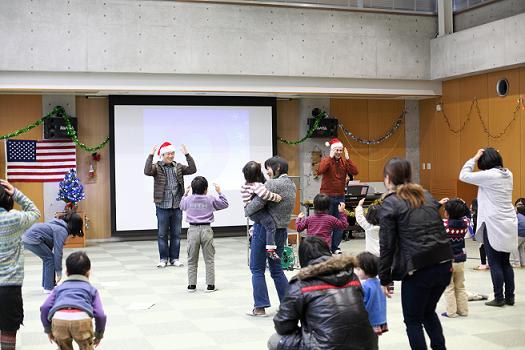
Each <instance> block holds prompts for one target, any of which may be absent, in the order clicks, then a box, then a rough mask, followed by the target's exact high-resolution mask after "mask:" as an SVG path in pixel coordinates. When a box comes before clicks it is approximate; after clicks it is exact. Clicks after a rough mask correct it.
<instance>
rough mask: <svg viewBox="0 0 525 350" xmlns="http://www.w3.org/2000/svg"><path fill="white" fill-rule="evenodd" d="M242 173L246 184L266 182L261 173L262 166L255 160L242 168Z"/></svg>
mask: <svg viewBox="0 0 525 350" xmlns="http://www.w3.org/2000/svg"><path fill="white" fill-rule="evenodd" d="M242 173H243V174H244V179H245V180H246V182H251V183H252V182H261V183H264V182H265V179H264V175H263V173H262V171H261V164H260V163H257V162H254V161H253V160H251V161H249V162H248V163H246V165H245V166H244V167H243V168H242Z"/></svg>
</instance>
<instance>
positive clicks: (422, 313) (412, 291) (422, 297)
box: [401, 262, 452, 350]
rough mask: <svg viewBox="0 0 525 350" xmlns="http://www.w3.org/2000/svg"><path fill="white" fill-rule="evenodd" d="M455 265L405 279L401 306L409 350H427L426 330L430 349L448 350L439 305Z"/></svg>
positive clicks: (430, 267)
mask: <svg viewBox="0 0 525 350" xmlns="http://www.w3.org/2000/svg"><path fill="white" fill-rule="evenodd" d="M451 277H452V262H446V263H443V264H437V265H432V266H429V267H425V268H424V269H421V270H417V271H415V272H414V273H413V274H412V275H408V276H406V277H405V278H403V282H402V284H401V305H402V307H403V318H404V321H405V325H406V332H407V335H408V341H409V342H410V347H411V348H412V349H413V350H426V349H427V344H426V341H425V334H424V333H423V326H424V327H425V331H426V332H427V334H428V337H429V338H430V347H431V348H432V349H434V350H445V349H446V347H445V337H444V336H443V328H442V327H441V323H440V322H439V318H438V315H436V305H437V303H438V301H439V298H440V297H441V294H443V292H444V291H445V288H446V287H447V286H448V284H449V283H450V279H451Z"/></svg>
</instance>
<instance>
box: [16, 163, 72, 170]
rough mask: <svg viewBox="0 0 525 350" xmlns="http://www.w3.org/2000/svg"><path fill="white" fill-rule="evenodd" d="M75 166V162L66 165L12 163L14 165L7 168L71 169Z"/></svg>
mask: <svg viewBox="0 0 525 350" xmlns="http://www.w3.org/2000/svg"><path fill="white" fill-rule="evenodd" d="M75 167H76V164H74V165H73V166H67V165H64V164H62V165H47V164H38V163H35V165H14V166H10V167H9V169H10V170H11V169H38V170H40V169H68V170H69V169H71V168H75Z"/></svg>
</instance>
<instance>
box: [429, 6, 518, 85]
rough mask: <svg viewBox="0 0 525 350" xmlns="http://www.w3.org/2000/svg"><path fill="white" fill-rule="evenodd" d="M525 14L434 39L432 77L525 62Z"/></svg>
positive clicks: (472, 72)
mask: <svg viewBox="0 0 525 350" xmlns="http://www.w3.org/2000/svg"><path fill="white" fill-rule="evenodd" d="M523 33H525V13H522V14H519V15H516V16H513V17H509V18H505V19H502V20H499V21H495V22H491V23H487V24H483V25H480V26H477V27H474V28H470V29H467V30H463V31H461V32H457V33H454V34H451V35H446V36H443V37H440V38H436V39H433V40H431V43H430V49H431V57H432V59H431V78H432V79H445V78H451V77H456V76H461V75H467V74H474V73H481V72H483V71H488V70H496V69H502V68H506V67H507V68H508V67H511V66H514V65H519V64H523V63H525V49H524V47H525V37H524V36H523Z"/></svg>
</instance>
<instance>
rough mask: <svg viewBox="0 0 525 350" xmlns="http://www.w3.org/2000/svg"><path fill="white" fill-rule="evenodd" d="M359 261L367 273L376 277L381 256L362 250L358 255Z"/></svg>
mask: <svg viewBox="0 0 525 350" xmlns="http://www.w3.org/2000/svg"><path fill="white" fill-rule="evenodd" d="M356 259H357V263H358V264H359V267H360V268H361V270H363V272H364V273H365V275H367V276H368V277H372V278H373V277H376V276H377V273H378V271H379V258H378V257H377V256H375V255H374V254H372V253H370V252H362V253H359V254H358V255H357V256H356Z"/></svg>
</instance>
